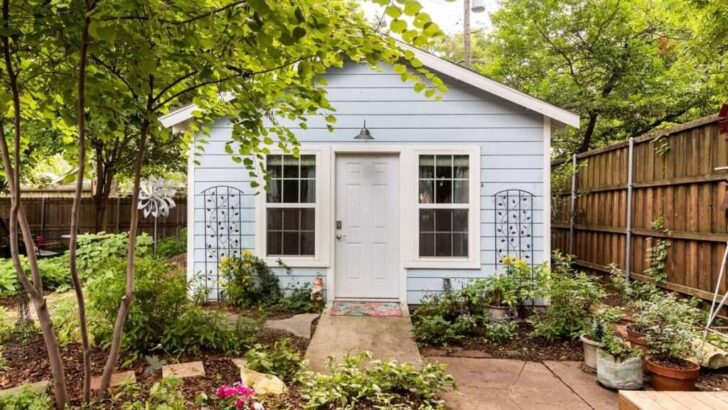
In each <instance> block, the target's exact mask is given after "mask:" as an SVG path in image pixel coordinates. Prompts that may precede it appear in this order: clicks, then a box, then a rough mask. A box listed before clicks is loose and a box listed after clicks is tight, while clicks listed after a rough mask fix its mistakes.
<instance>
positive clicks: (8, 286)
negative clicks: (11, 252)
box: [0, 255, 71, 298]
mask: <svg viewBox="0 0 728 410" xmlns="http://www.w3.org/2000/svg"><path fill="white" fill-rule="evenodd" d="M20 263H21V264H22V266H23V269H24V271H25V272H26V274H27V275H28V277H30V276H31V273H30V264H29V263H28V258H27V257H26V256H24V255H21V256H20ZM38 269H39V270H40V273H41V277H42V278H43V289H45V290H48V291H54V290H66V289H68V288H69V287H70V286H71V275H70V274H69V270H68V257H67V256H59V257H55V258H46V259H39V260H38ZM20 289H21V286H20V283H18V275H17V273H16V272H15V266H14V265H13V261H12V259H1V260H0V298H2V297H11V296H15V295H17V293H18V291H20Z"/></svg>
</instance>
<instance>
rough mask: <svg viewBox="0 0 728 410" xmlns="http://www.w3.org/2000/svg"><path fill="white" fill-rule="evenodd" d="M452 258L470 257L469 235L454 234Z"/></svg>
mask: <svg viewBox="0 0 728 410" xmlns="http://www.w3.org/2000/svg"><path fill="white" fill-rule="evenodd" d="M452 256H468V234H466V233H454V234H453V235H452Z"/></svg>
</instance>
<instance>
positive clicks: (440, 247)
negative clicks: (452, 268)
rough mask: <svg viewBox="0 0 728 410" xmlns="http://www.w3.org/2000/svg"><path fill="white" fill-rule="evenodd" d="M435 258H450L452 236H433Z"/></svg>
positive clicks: (448, 234) (444, 234)
mask: <svg viewBox="0 0 728 410" xmlns="http://www.w3.org/2000/svg"><path fill="white" fill-rule="evenodd" d="M435 256H452V234H451V233H437V234H435Z"/></svg>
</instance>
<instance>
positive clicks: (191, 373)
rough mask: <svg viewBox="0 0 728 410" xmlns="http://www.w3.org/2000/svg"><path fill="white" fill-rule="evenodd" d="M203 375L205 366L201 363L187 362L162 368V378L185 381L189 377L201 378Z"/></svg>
mask: <svg viewBox="0 0 728 410" xmlns="http://www.w3.org/2000/svg"><path fill="white" fill-rule="evenodd" d="M204 375H205V366H203V365H202V362H188V363H180V364H170V365H166V366H162V378H163V379H166V378H168V377H176V378H178V379H186V378H189V377H201V376H204Z"/></svg>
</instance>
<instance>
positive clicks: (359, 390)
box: [301, 354, 455, 409]
mask: <svg viewBox="0 0 728 410" xmlns="http://www.w3.org/2000/svg"><path fill="white" fill-rule="evenodd" d="M370 358H371V356H370V355H368V354H359V355H356V356H346V357H345V358H344V360H343V361H342V362H341V363H339V364H335V363H330V364H329V366H328V370H329V371H328V373H329V374H326V375H323V374H314V373H313V372H310V371H309V372H308V374H307V377H305V378H304V379H303V380H304V382H303V386H302V388H301V396H302V397H303V398H304V400H306V403H305V405H304V406H305V408H308V409H320V408H346V409H354V408H416V409H441V408H443V407H444V406H443V402H442V401H441V400H439V399H438V398H437V394H438V393H440V392H441V391H443V390H446V389H450V388H454V387H455V381H454V379H453V378H452V376H450V375H449V374H447V373H446V372H445V366H444V365H440V364H431V363H428V364H425V365H423V366H422V368H419V369H418V368H416V367H415V366H413V365H412V364H409V363H397V362H394V361H373V362H369V363H367V360H368V359H370Z"/></svg>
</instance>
